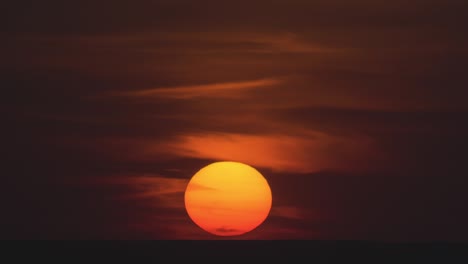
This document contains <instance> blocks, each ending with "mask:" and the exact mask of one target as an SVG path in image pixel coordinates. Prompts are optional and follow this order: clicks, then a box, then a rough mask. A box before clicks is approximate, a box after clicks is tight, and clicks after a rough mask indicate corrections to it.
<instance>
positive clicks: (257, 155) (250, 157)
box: [150, 131, 375, 173]
mask: <svg viewBox="0 0 468 264" xmlns="http://www.w3.org/2000/svg"><path fill="white" fill-rule="evenodd" d="M150 148H153V150H154V151H158V150H161V149H164V151H165V152H168V153H171V154H173V155H176V156H180V157H191V158H200V159H215V160H231V161H238V162H244V163H247V164H250V165H253V166H256V167H261V168H268V169H271V170H273V171H279V172H297V173H308V172H314V171H320V170H327V169H335V170H359V169H366V168H367V167H368V165H369V162H368V161H369V160H371V157H372V155H374V154H375V153H374V150H375V149H373V143H372V141H371V140H370V139H367V138H364V137H362V138H359V137H355V138H353V137H337V136H332V135H327V134H325V133H321V132H317V131H312V132H309V134H308V135H307V136H305V135H304V136H301V135H297V136H290V135H284V134H259V135H248V134H235V133H199V134H184V135H181V136H179V137H176V138H174V139H173V140H172V141H169V142H164V143H159V144H156V145H155V146H151V147H150Z"/></svg>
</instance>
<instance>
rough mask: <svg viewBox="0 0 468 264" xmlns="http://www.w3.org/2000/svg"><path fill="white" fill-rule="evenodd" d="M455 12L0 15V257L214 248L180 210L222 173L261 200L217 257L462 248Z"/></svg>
mask: <svg viewBox="0 0 468 264" xmlns="http://www.w3.org/2000/svg"><path fill="white" fill-rule="evenodd" d="M467 14H468V2H467V1H464V0H412V1H403V0H394V1H382V0H349V1H345V0H313V1H312V0H281V1H280V0H277V1H275V0H251V1H215V0H198V1H189V0H159V1H158V0H137V1H111V0H101V1H90V0H82V1H58V0H42V1H7V2H6V3H4V4H3V5H2V7H1V9H0V21H1V23H0V34H1V41H0V72H1V74H0V76H1V78H0V85H1V88H2V95H1V96H0V103H1V104H0V108H1V110H2V114H3V115H4V117H3V118H2V120H1V122H2V125H1V127H2V129H1V130H2V134H3V137H2V138H3V141H4V143H3V144H2V149H3V153H4V154H3V155H2V156H3V158H2V162H1V164H2V173H1V174H2V178H1V179H2V182H1V183H0V186H1V187H0V191H1V192H0V193H1V194H0V197H2V199H0V208H1V217H0V239H1V238H13V239H27V238H32V239H219V237H216V236H213V235H211V234H208V233H207V232H205V231H203V230H202V229H200V228H198V227H197V226H196V225H195V224H194V223H193V222H192V221H191V220H190V218H189V217H188V215H187V213H186V211H185V208H184V200H183V197H184V191H185V188H186V186H187V184H188V181H189V180H190V178H191V177H192V176H193V175H194V174H195V173H196V172H197V171H198V170H199V169H201V168H202V167H204V166H206V165H208V164H210V163H211V162H215V161H222V160H232V161H238V162H243V163H246V164H249V165H251V166H253V167H255V168H256V169H257V170H258V171H260V172H261V173H262V174H263V176H264V177H265V178H266V179H267V181H268V183H269V184H270V187H271V192H272V195H273V206H272V209H271V212H270V215H269V217H268V218H267V220H266V221H265V222H264V223H263V224H262V225H260V226H259V227H258V228H257V229H255V230H253V231H252V232H250V233H248V234H246V235H243V236H241V237H236V238H235V239H317V240H321V239H326V240H342V239H345V240H349V239H352V240H361V239H363V240H368V239H369V240H385V241H417V240H451V241H452V240H453V241H454V240H466V239H467V238H468V226H467V225H466V223H467V222H468V213H467V209H466V206H467V204H468V192H467V189H466V186H467V180H466V177H467V176H468V160H467V158H468V154H467V153H466V152H467V149H468V140H467V135H468V118H467V117H468V116H467V114H468V88H467V87H468V74H467V73H466V70H467V69H468V48H467V47H468V31H467V30H466V27H465V26H464V25H467V24H468V15H467ZM223 239H225V237H223Z"/></svg>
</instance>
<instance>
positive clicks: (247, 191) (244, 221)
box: [185, 161, 272, 236]
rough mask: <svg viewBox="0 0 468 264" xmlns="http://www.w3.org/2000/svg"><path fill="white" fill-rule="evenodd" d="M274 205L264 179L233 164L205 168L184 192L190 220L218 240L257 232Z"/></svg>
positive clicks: (215, 164) (228, 162)
mask: <svg viewBox="0 0 468 264" xmlns="http://www.w3.org/2000/svg"><path fill="white" fill-rule="evenodd" d="M271 205H272V195H271V189H270V186H269V184H268V182H267V180H266V179H265V178H264V177H263V175H262V174H261V173H260V172H258V171H257V170H256V169H255V168H253V167H251V166H249V165H246V164H243V163H239V162H233V161H220V162H215V163H212V164H210V165H208V166H206V167H203V168H202V169H201V170H199V171H198V172H197V173H196V174H195V175H194V176H193V177H192V179H191V180H190V181H189V183H188V185H187V189H186V191H185V208H186V210H187V213H188V215H189V217H190V218H191V219H192V221H193V222H194V223H195V224H196V225H198V226H199V227H200V228H202V229H203V230H205V231H207V232H209V233H211V234H214V235H218V236H236V235H242V234H245V233H247V232H250V231H252V230H254V229H255V228H257V227H258V226H259V225H260V224H262V223H263V222H264V221H265V220H266V218H267V217H268V214H269V213H270V209H271Z"/></svg>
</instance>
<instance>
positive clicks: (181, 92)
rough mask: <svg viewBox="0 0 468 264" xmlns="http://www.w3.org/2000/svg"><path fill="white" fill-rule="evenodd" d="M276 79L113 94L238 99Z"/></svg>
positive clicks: (275, 81)
mask: <svg viewBox="0 0 468 264" xmlns="http://www.w3.org/2000/svg"><path fill="white" fill-rule="evenodd" d="M279 82H280V81H279V80H276V79H259V80H253V81H242V82H226V83H213V84H203V85H189V86H179V87H161V88H154V89H143V90H136V91H127V92H118V93H114V95H117V96H128V97H146V98H147V97H162V98H174V99H194V98H198V97H211V98H218V97H221V98H238V97H242V95H243V93H242V92H244V91H247V90H251V89H256V88H261V87H267V86H272V85H276V84H278V83H279Z"/></svg>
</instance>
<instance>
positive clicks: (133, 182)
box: [86, 175, 189, 209]
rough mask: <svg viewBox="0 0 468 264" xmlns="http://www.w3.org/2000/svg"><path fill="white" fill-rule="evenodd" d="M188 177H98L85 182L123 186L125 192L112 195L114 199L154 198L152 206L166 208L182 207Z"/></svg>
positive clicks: (140, 199)
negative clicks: (126, 190) (126, 191)
mask: <svg viewBox="0 0 468 264" xmlns="http://www.w3.org/2000/svg"><path fill="white" fill-rule="evenodd" d="M188 181H189V180H188V179H174V178H168V177H163V176H159V175H151V176H146V175H145V176H117V177H110V176H109V177H100V178H95V179H91V180H88V181H87V182H86V183H88V184H91V185H99V186H124V187H125V188H126V189H128V190H130V191H129V192H128V193H126V194H120V195H118V196H115V197H113V198H112V199H114V200H127V201H128V200H136V201H143V200H155V201H157V202H155V203H154V206H157V207H162V208H167V209H171V208H172V209H180V208H183V206H184V205H183V199H182V197H183V193H184V192H185V188H186V187H187V184H188Z"/></svg>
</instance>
